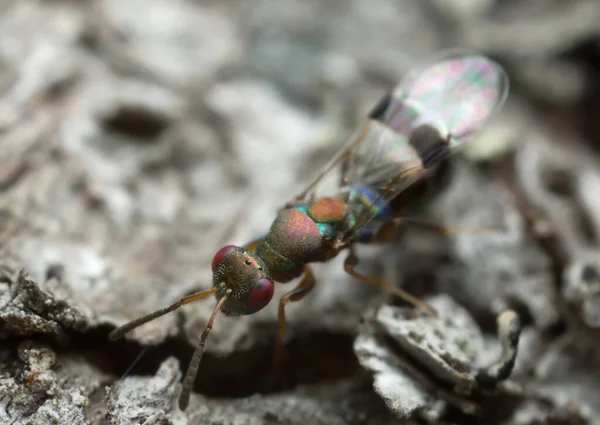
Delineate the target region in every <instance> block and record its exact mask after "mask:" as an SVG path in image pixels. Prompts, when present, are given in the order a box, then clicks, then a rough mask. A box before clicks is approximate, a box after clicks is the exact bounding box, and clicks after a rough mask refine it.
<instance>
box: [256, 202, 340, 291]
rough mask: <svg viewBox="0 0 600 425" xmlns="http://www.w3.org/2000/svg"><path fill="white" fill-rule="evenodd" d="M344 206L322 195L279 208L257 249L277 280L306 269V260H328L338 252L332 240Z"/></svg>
mask: <svg viewBox="0 0 600 425" xmlns="http://www.w3.org/2000/svg"><path fill="white" fill-rule="evenodd" d="M345 206H346V205H345V204H344V203H343V202H340V201H337V200H333V199H329V198H321V199H319V200H317V201H315V202H314V203H312V204H309V205H297V206H295V207H293V208H287V209H284V210H281V211H280V212H279V214H278V215H277V218H276V219H275V221H274V222H273V224H272V225H271V228H270V229H269V232H268V233H267V235H266V236H265V238H264V240H263V241H262V242H261V243H260V244H259V245H258V248H257V250H256V253H257V256H258V257H260V258H261V259H262V260H263V261H264V263H265V265H266V266H267V269H268V270H269V273H270V274H271V276H272V277H273V279H275V281H277V282H288V281H290V280H292V279H294V278H296V277H298V276H300V275H301V274H302V273H303V271H304V265H305V264H307V263H312V262H323V261H328V260H329V259H331V258H333V257H335V256H336V255H337V254H338V252H339V250H337V249H335V248H334V246H333V241H334V239H335V236H336V231H337V229H338V227H339V225H340V224H341V220H342V218H343V214H344V211H345Z"/></svg>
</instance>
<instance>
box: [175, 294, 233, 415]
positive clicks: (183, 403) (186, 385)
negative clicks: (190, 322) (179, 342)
mask: <svg viewBox="0 0 600 425" xmlns="http://www.w3.org/2000/svg"><path fill="white" fill-rule="evenodd" d="M227 297H228V294H225V295H223V296H222V297H221V299H219V302H217V305H216V306H215V309H214V310H213V312H212V315H211V316H210V319H209V320H208V323H207V324H206V327H205V328H204V331H202V336H201V337H200V342H199V343H198V346H197V347H196V350H194V354H193V355H192V358H191V360H190V364H189V366H188V368H187V371H186V372H185V378H184V379H183V386H182V387H181V394H180V395H179V409H180V410H185V409H186V408H187V406H188V403H189V401H190V395H191V393H192V388H193V387H194V382H195V381H196V374H197V373H198V367H199V366H200V361H201V360H202V355H203V354H204V343H205V342H206V338H207V337H208V334H209V333H210V331H211V330H212V327H213V324H214V322H215V318H216V317H217V313H218V312H219V310H221V307H223V304H225V301H227Z"/></svg>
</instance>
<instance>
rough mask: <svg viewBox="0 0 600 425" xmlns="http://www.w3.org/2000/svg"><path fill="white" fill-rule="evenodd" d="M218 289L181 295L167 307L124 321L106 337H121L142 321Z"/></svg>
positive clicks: (145, 321) (206, 295)
mask: <svg viewBox="0 0 600 425" xmlns="http://www.w3.org/2000/svg"><path fill="white" fill-rule="evenodd" d="M218 290H219V287H215V288H212V289H207V290H206V291H200V292H196V293H194V294H192V295H188V296H187V297H183V298H181V299H180V300H179V301H177V302H175V303H173V304H171V305H170V306H168V307H165V308H161V309H160V310H156V311H155V312H153V313H149V314H147V315H145V316H142V317H139V318H137V319H135V320H132V321H131V322H128V323H125V324H124V325H123V326H120V327H118V328H117V329H115V330H113V331H112V332H111V333H110V334H109V335H108V339H110V340H111V341H114V340H117V339H119V338H121V337H123V335H125V334H126V333H128V332H130V331H132V330H134V329H135V328H137V327H139V326H141V325H143V324H144V323H148V322H150V321H152V320H154V319H156V318H158V317H160V316H164V315H165V314H167V313H170V312H172V311H175V310H177V309H178V308H179V307H181V306H182V305H184V304H187V303H190V302H192V301H196V300H199V299H201V298H205V297H208V296H209V295H212V294H214V293H215V292H217V291H218Z"/></svg>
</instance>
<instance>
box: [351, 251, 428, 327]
mask: <svg viewBox="0 0 600 425" xmlns="http://www.w3.org/2000/svg"><path fill="white" fill-rule="evenodd" d="M349 251H350V252H349V254H348V257H346V260H345V261H344V270H345V271H346V273H348V274H349V275H350V276H352V277H354V278H356V279H358V280H362V281H363V282H365V283H369V284H371V285H375V286H377V287H379V288H381V289H383V290H384V291H387V292H390V293H392V294H394V295H396V296H397V297H399V298H401V299H403V300H404V301H406V302H407V303H409V304H412V305H413V306H415V307H417V308H418V309H420V310H423V311H425V312H427V313H429V314H431V315H433V316H437V313H436V311H435V310H434V309H433V308H432V307H430V306H428V305H427V304H426V303H425V302H423V301H421V300H420V299H419V298H417V297H415V296H414V295H411V294H409V293H408V292H406V291H403V290H402V289H400V288H397V287H395V286H394V285H392V284H390V283H388V282H386V281H384V280H380V279H377V278H374V277H371V276H366V275H364V274H361V273H359V272H357V271H356V269H355V268H356V266H357V265H358V261H359V260H358V256H357V255H356V252H354V248H353V247H352V246H350V248H349Z"/></svg>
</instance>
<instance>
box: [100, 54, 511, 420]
mask: <svg viewBox="0 0 600 425" xmlns="http://www.w3.org/2000/svg"><path fill="white" fill-rule="evenodd" d="M507 93H508V79H507V77H506V74H505V73H504V71H503V69H502V68H501V66H500V65H498V64H496V63H495V62H493V61H492V60H490V59H488V58H486V57H484V56H481V55H478V54H476V53H469V52H463V51H458V50H451V51H446V52H442V54H440V55H438V56H436V57H434V58H432V59H430V60H429V61H427V62H425V63H424V65H422V66H420V67H416V68H414V70H413V71H411V72H409V73H408V74H407V76H406V78H404V79H403V80H402V82H400V83H399V84H398V85H397V86H396V87H395V88H394V89H393V90H392V91H391V92H390V93H388V94H387V95H386V96H384V97H383V98H382V99H381V101H380V102H379V103H378V104H377V106H376V107H375V108H374V109H373V110H372V111H371V113H370V114H369V117H368V120H366V121H365V123H364V124H363V125H362V127H361V128H360V129H359V131H358V132H357V133H356V134H355V135H353V136H352V138H351V139H350V141H349V143H347V144H346V146H345V147H344V148H343V149H341V150H340V151H339V152H338V154H336V155H335V156H334V158H333V159H332V160H331V161H330V163H329V164H328V165H327V166H326V167H325V168H324V169H323V170H322V172H321V173H319V174H318V175H317V176H316V178H315V179H314V180H313V181H312V182H311V183H310V184H309V185H308V186H307V187H306V188H305V190H303V191H302V192H301V193H300V194H299V195H298V196H296V197H295V198H294V199H293V200H292V201H291V202H289V203H288V204H286V205H285V206H284V207H283V208H281V209H280V210H279V211H278V213H277V217H276V218H275V220H274V222H273V224H272V226H271V228H270V229H269V231H268V233H267V234H266V235H264V236H263V237H260V238H257V239H255V240H253V241H251V242H249V243H248V244H246V245H244V246H234V245H227V246H225V247H223V248H221V249H219V250H218V251H217V253H216V254H215V256H214V258H213V260H212V271H213V286H212V288H211V289H209V290H204V291H200V292H197V293H194V294H192V295H189V296H186V297H183V298H181V299H180V300H179V301H177V302H175V303H174V304H172V305H170V306H168V307H166V308H163V309H161V310H158V311H156V312H154V313H150V314H148V315H146V316H143V317H140V318H138V319H136V320H133V321H131V322H129V323H127V324H125V325H123V326H121V327H119V328H117V329H115V330H114V331H113V332H112V333H111V334H110V338H111V339H112V340H114V339H118V338H120V337H122V336H123V335H125V334H126V333H128V332H129V331H131V330H133V329H134V328H137V327H138V326H140V325H142V324H144V323H147V322H149V321H151V320H153V319H155V318H157V317H160V316H162V315H164V314H167V313H169V312H172V311H175V310H176V309H178V308H179V307H181V306H182V305H184V304H188V303H190V302H192V301H195V300H198V299H201V298H205V297H207V296H210V295H215V296H216V299H217V304H216V307H215V308H214V310H213V313H212V315H211V317H210V319H209V321H208V323H207V325H206V328H205V329H204V331H203V333H202V336H201V338H200V342H199V344H198V346H197V347H196V350H195V352H194V354H193V356H192V359H191V361H190V364H189V366H188V369H187V372H186V374H185V377H184V380H183V385H182V390H181V394H180V397H179V407H180V409H181V410H185V408H186V407H187V405H188V402H189V397H190V394H191V391H192V387H193V384H194V381H195V379H196V374H197V371H198V368H199V365H200V361H201V359H202V354H203V352H204V345H205V342H206V339H207V337H208V334H209V332H210V331H211V329H212V327H213V324H214V322H215V317H216V316H217V314H218V312H219V311H221V312H222V313H224V314H226V315H235V316H239V315H249V314H254V313H256V312H258V311H260V310H261V309H263V308H264V307H265V306H266V305H267V304H268V303H269V302H270V301H271V299H272V297H273V292H274V282H279V283H286V282H290V281H291V280H293V279H296V278H299V277H301V279H300V281H299V283H298V284H297V286H296V287H295V288H294V289H292V290H291V291H289V292H288V293H287V294H285V295H284V296H283V297H282V298H281V299H280V301H279V310H278V344H277V351H276V357H275V359H276V361H277V359H278V358H279V356H280V354H279V353H280V352H281V349H282V344H283V341H284V337H285V334H286V321H285V308H286V306H287V305H288V304H289V303H291V302H296V301H299V300H301V299H302V298H304V297H305V296H306V295H307V294H308V293H309V292H310V291H311V289H313V287H314V285H315V279H314V276H313V273H312V271H311V268H310V263H314V262H326V261H329V260H330V259H332V258H334V257H336V256H337V255H338V254H339V253H340V252H341V251H344V250H347V251H348V255H347V257H346V260H345V262H344V270H345V271H346V272H347V273H348V274H350V275H351V276H353V277H354V278H357V279H359V280H362V281H364V282H367V283H370V284H373V285H376V286H378V287H380V288H382V289H384V290H386V291H389V292H391V293H393V294H395V295H397V296H399V297H400V298H402V299H403V300H405V301H407V302H408V303H410V304H412V305H414V306H416V307H418V308H419V309H421V310H425V311H429V312H430V313H432V314H435V312H433V311H432V309H431V308H430V307H428V306H427V305H426V304H425V303H424V302H422V301H420V300H419V299H418V298H416V297H414V296H412V295H411V294H409V293H407V292H405V291H403V290H402V289H400V288H397V287H395V286H394V285H391V284H389V283H387V282H385V281H382V280H379V279H376V278H373V277H370V276H366V275H363V274H361V273H359V272H358V271H357V270H356V266H357V265H358V263H359V259H358V256H357V254H356V252H355V245H356V244H369V243H383V242H388V241H390V240H393V239H394V237H395V236H396V234H397V232H398V230H399V228H400V227H402V226H403V225H404V224H406V222H407V221H406V220H405V219H402V218H398V217H393V214H392V211H391V209H390V208H389V203H390V202H391V201H392V200H393V199H394V197H395V196H397V195H398V194H399V193H400V192H401V191H403V190H404V189H405V188H407V187H408V186H409V185H411V184H412V183H414V182H416V181H417V180H419V179H420V178H421V177H423V176H424V175H425V174H426V173H427V172H428V170H430V169H431V168H432V167H434V166H436V165H437V164H439V163H440V162H441V161H442V160H443V159H444V158H446V157H447V156H448V155H450V154H452V153H453V152H455V151H457V150H458V149H459V148H460V147H461V146H463V145H464V144H465V143H466V142H467V141H468V140H469V139H471V138H472V137H473V136H474V135H475V134H476V133H477V131H478V130H480V128H481V127H482V125H483V124H484V123H485V122H486V121H487V120H488V119H489V118H490V116H491V115H492V114H493V113H494V112H495V111H496V110H497V109H498V108H499V107H500V106H501V105H502V103H503V102H504V99H505V97H506V95H507ZM337 166H342V178H341V182H340V185H339V192H338V194H337V196H335V197H317V195H316V189H317V187H318V186H319V183H320V182H321V181H322V180H323V178H324V177H325V176H327V175H328V174H329V173H330V172H331V171H332V170H333V169H334V168H336V167H337Z"/></svg>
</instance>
